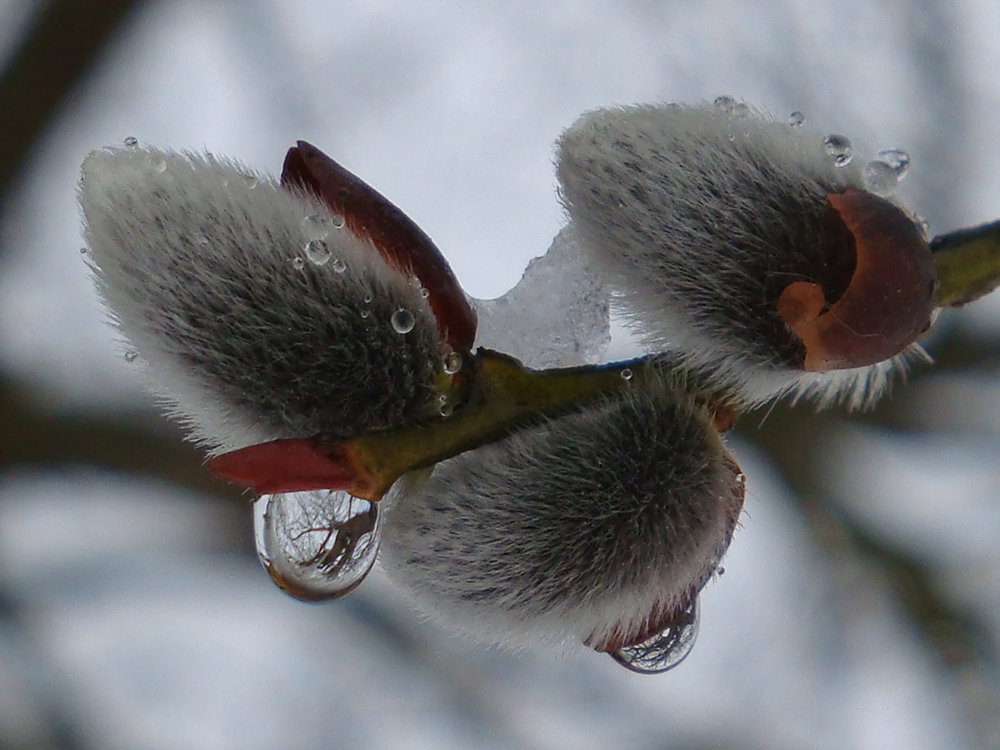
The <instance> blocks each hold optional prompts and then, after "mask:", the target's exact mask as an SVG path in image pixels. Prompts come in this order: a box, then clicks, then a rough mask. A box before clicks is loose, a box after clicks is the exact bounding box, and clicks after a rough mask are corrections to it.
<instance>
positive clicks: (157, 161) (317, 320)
mask: <svg viewBox="0 0 1000 750" xmlns="http://www.w3.org/2000/svg"><path fill="white" fill-rule="evenodd" d="M79 199H80V206H81V208H82V212H83V218H84V227H85V228H84V233H85V237H86V240H87V243H88V245H89V248H90V259H91V262H92V264H93V269H94V274H95V279H96V282H97V286H98V289H99V290H100V293H101V295H102V296H103V298H104V300H105V302H106V303H107V305H108V307H109V308H110V310H112V311H113V316H114V319H115V321H116V323H117V325H118V327H119V329H120V330H121V332H122V333H123V334H124V335H125V337H126V338H127V339H128V340H129V342H130V346H131V347H133V348H134V349H135V350H136V351H137V352H138V353H139V354H140V355H141V360H140V361H142V362H145V363H146V365H147V374H148V377H149V378H150V379H151V381H152V385H153V387H154V388H155V389H156V391H157V393H158V394H159V395H160V396H161V397H162V399H163V400H164V401H165V403H166V404H167V406H168V409H169V410H170V412H171V413H172V414H173V415H174V416H176V417H178V418H179V419H180V420H181V421H182V422H183V423H184V424H186V425H187V426H188V427H189V428H190V429H191V432H192V434H193V436H194V438H195V439H196V440H197V441H198V442H200V443H201V444H203V445H205V446H207V447H208V448H209V449H210V450H212V451H213V452H220V451H222V450H229V449H232V448H237V447H242V446H245V445H249V444H252V443H258V442H262V441H265V440H272V439H276V438H296V437H308V436H311V435H314V434H316V433H324V434H326V435H330V436H333V437H347V436H351V435H357V434H361V433H365V432H370V431H372V430H380V429H391V428H394V427H400V426H403V425H407V424H411V423H413V422H415V421H417V420H418V419H419V418H422V417H426V416H427V415H429V414H435V413H436V412H437V409H438V403H437V400H436V399H437V394H436V391H435V390H434V387H433V378H434V375H435V372H436V371H437V370H439V369H440V362H441V355H440V351H439V348H438V339H439V337H438V332H437V330H436V327H435V325H436V324H435V319H434V316H433V314H432V312H431V310H430V308H429V306H428V302H427V300H426V299H424V298H423V297H422V296H421V294H420V289H419V287H418V286H415V285H414V284H412V283H411V280H410V279H409V278H408V277H406V276H404V275H403V274H401V273H399V272H398V271H396V270H395V269H393V268H391V267H390V266H389V265H387V264H386V263H385V261H383V260H382V258H381V257H380V255H379V254H378V253H377V252H376V251H375V250H374V249H373V248H372V247H371V245H370V244H369V243H368V242H366V241H365V240H363V239H360V238H359V237H358V236H357V235H355V234H354V233H352V232H350V231H349V230H348V229H346V228H344V220H343V218H342V217H338V216H335V215H334V214H332V213H331V211H330V210H329V209H328V208H327V207H326V206H325V205H323V204H321V203H320V202H319V201H318V200H317V199H315V198H312V197H307V196H305V195H303V194H301V193H296V192H295V191H291V190H288V189H286V188H285V187H282V186H280V185H278V184H277V183H276V182H275V181H274V180H272V179H270V178H267V177H265V176H263V175H259V174H256V173H252V172H250V171H249V170H247V169H246V168H244V167H242V166H240V165H238V164H236V163H233V162H230V161H226V160H220V159H216V158H214V157H211V156H205V155H196V154H177V153H172V152H165V151H157V150H155V149H144V148H109V149H104V150H101V151H94V152H93V153H91V154H90V155H89V156H88V157H87V159H86V161H85V162H84V164H83V174H82V178H81V182H80V188H79ZM310 243H311V244H310ZM394 316H395V318H394ZM400 318H402V326H400V325H399V321H400ZM394 324H395V325H394ZM407 327H409V328H410V329H411V330H409V331H408V332H405V333H400V331H399V330H397V328H400V329H401V330H405V328H407Z"/></svg>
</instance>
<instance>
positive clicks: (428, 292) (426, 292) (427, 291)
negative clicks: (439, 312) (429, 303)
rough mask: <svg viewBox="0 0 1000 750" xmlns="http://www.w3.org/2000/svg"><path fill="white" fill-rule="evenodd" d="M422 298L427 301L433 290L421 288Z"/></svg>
mask: <svg viewBox="0 0 1000 750" xmlns="http://www.w3.org/2000/svg"><path fill="white" fill-rule="evenodd" d="M420 296H421V297H423V298H424V299H427V298H428V297H430V296H431V290H430V289H428V288H426V287H420Z"/></svg>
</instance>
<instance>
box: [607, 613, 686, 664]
mask: <svg viewBox="0 0 1000 750" xmlns="http://www.w3.org/2000/svg"><path fill="white" fill-rule="evenodd" d="M697 636H698V597H697V596H693V597H692V598H691V603H690V604H689V605H688V607H687V609H686V610H684V611H683V612H682V613H680V616H679V617H678V618H677V619H676V620H675V621H674V622H672V623H671V624H670V625H668V626H667V627H666V628H664V629H663V630H661V631H660V632H659V633H656V634H655V635H653V636H652V637H650V638H648V639H646V640H645V641H643V642H642V643H637V644H635V645H634V646H622V647H621V648H619V649H618V650H616V651H612V652H611V658H612V659H614V660H615V661H616V662H618V663H619V664H621V665H622V666H623V667H625V668H626V669H629V670H631V671H633V672H638V673H639V674H657V673H658V672H666V671H667V670H668V669H673V668H674V667H676V666H677V665H678V664H680V663H681V662H682V661H684V659H685V658H686V657H687V655H688V654H690V653H691V649H692V648H694V642H695V639H696V638H697Z"/></svg>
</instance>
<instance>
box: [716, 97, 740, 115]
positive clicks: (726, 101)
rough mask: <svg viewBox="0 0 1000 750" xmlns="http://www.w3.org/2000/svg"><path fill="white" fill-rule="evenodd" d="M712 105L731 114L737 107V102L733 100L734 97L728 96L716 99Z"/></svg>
mask: <svg viewBox="0 0 1000 750" xmlns="http://www.w3.org/2000/svg"><path fill="white" fill-rule="evenodd" d="M712 103H713V104H714V105H715V106H716V107H717V108H718V109H721V110H722V111H723V112H725V113H726V114H729V113H730V112H732V111H733V108H734V107H735V106H736V100H735V99H733V97H731V96H726V95H722V96H717V97H715V101H714V102H712Z"/></svg>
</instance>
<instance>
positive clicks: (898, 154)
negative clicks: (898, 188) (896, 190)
mask: <svg viewBox="0 0 1000 750" xmlns="http://www.w3.org/2000/svg"><path fill="white" fill-rule="evenodd" d="M876 158H877V159H878V161H880V162H882V163H884V164H885V165H886V166H888V167H889V168H890V169H891V170H892V171H893V172H894V173H895V174H896V180H901V179H903V177H905V176H906V173H907V172H909V171H910V155H909V154H908V153H906V152H905V151H903V149H901V148H884V149H882V150H881V151H879V152H878V154H877V155H876Z"/></svg>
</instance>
